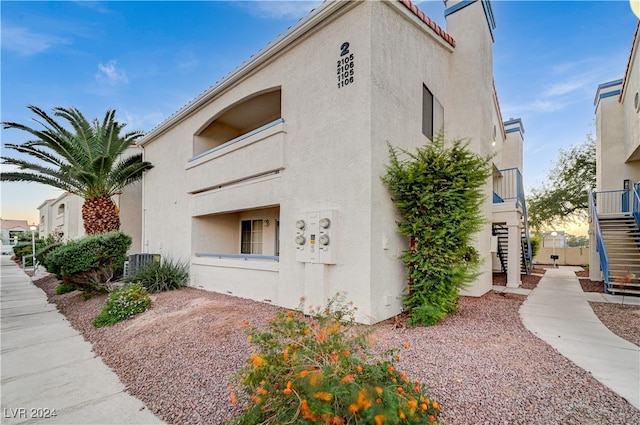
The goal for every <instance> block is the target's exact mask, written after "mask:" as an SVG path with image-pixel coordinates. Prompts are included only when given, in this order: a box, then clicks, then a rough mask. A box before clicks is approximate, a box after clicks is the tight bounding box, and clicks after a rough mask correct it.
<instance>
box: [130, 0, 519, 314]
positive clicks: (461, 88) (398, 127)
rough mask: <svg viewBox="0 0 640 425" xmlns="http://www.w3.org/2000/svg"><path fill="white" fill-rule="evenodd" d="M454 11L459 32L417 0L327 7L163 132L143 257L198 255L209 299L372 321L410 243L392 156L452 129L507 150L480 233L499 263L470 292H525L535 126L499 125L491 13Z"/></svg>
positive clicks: (491, 259)
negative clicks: (527, 172)
mask: <svg viewBox="0 0 640 425" xmlns="http://www.w3.org/2000/svg"><path fill="white" fill-rule="evenodd" d="M446 7H447V9H446V11H445V15H446V23H447V28H446V31H445V30H444V29H442V28H440V27H439V26H438V25H436V24H435V23H434V22H433V21H432V20H431V19H429V18H428V17H427V16H425V15H424V14H423V13H422V12H421V11H420V10H419V9H418V8H417V7H416V6H415V5H414V4H412V3H411V2H409V1H363V2H342V1H326V2H325V3H323V4H322V5H321V6H319V7H318V8H317V9H315V10H314V11H313V12H311V13H310V14H309V15H308V16H307V17H306V18H304V19H302V20H300V21H299V22H298V24H296V25H295V26H293V27H291V28H290V29H289V30H288V31H287V32H286V33H284V34H283V35H281V36H280V37H279V38H277V39H276V40H274V41H272V42H271V43H270V44H269V45H267V46H266V47H265V48H264V49H263V50H261V51H260V52H258V53H257V54H256V55H254V56H253V57H252V58H251V59H249V60H248V61H247V62H245V63H244V64H243V65H241V66H240V67H239V68H237V69H236V70H234V71H233V72H231V73H230V74H229V75H227V76H226V77H225V78H224V79H222V80H221V81H219V82H218V83H216V84H215V85H214V86H212V87H211V88H210V89H209V90H207V91H206V92H204V93H203V94H202V95H200V96H199V97H198V98H196V99H194V100H193V101H192V102H190V103H189V104H188V105H186V106H185V107H184V108H182V109H181V110H179V111H178V112H176V113H175V114H174V115H173V116H171V117H170V118H169V119H168V120H166V121H165V122H163V123H162V124H161V125H159V126H158V127H157V128H155V129H153V130H152V131H151V132H149V133H148V134H147V135H146V136H145V137H144V138H143V139H142V140H141V141H140V146H142V147H143V149H144V153H145V160H147V161H150V162H151V163H153V164H154V166H155V167H154V168H153V169H152V170H150V171H149V172H147V173H146V174H145V177H144V180H143V224H142V228H143V235H142V238H143V244H142V246H141V250H142V251H143V252H149V253H161V254H163V255H165V256H167V255H168V256H172V257H174V258H175V257H178V258H184V259H189V261H190V264H191V285H193V286H195V287H199V288H204V289H207V290H212V291H217V292H221V293H227V294H232V295H235V296H239V297H246V298H251V299H255V300H260V301H265V302H269V303H273V304H276V305H280V306H284V307H290V308H295V307H297V306H298V305H299V302H300V298H301V297H302V296H304V297H306V304H307V305H320V304H324V303H325V302H326V300H327V298H330V297H332V296H333V295H334V294H335V293H336V292H338V291H344V292H346V293H347V294H346V297H347V298H348V299H350V300H353V301H354V302H355V304H356V305H357V306H358V309H359V310H358V312H359V317H358V320H359V321H361V322H364V323H375V322H377V321H380V320H383V319H386V318H388V317H391V316H393V315H395V314H397V313H399V312H400V311H401V310H402V301H403V293H404V291H405V289H406V279H405V272H404V266H403V264H402V262H401V261H400V260H399V258H398V257H399V255H400V254H401V253H402V251H403V250H405V249H407V248H408V241H407V240H406V239H405V238H403V237H401V236H399V235H398V233H397V226H396V211H395V209H394V206H393V204H392V201H391V199H390V194H389V192H388V190H387V188H386V187H385V186H384V184H383V183H382V182H381V176H382V175H384V174H385V170H386V169H385V167H386V164H387V163H388V160H389V151H388V144H391V145H393V146H395V147H398V148H402V149H407V150H414V149H415V148H416V147H418V146H420V145H423V144H425V143H430V141H431V140H433V137H434V135H435V134H436V133H437V132H438V131H439V130H440V129H442V128H444V129H445V131H446V137H447V139H456V138H468V139H469V141H470V148H471V149H472V150H474V151H475V152H478V153H480V154H482V155H495V156H494V166H495V167H494V168H495V176H494V178H493V180H491V179H490V181H487V185H486V187H485V192H486V194H487V202H486V203H485V205H484V208H483V212H484V215H485V216H486V217H487V221H488V222H489V223H492V222H493V223H494V224H495V226H492V225H491V224H488V225H487V226H486V227H485V229H484V230H483V231H482V232H480V233H479V234H478V235H477V238H476V244H477V248H478V249H479V251H480V252H481V253H483V254H484V255H485V260H486V261H485V262H484V265H483V268H482V271H483V274H482V275H481V276H480V277H479V278H478V279H477V281H476V282H474V283H473V285H472V286H470V287H469V288H468V289H467V291H466V292H465V294H467V295H472V296H479V295H482V294H484V293H486V292H487V291H489V290H490V289H491V287H492V270H493V269H494V268H498V269H500V268H505V269H506V268H509V270H508V275H509V284H510V286H518V284H519V282H520V278H519V276H520V262H521V261H520V260H521V258H522V246H523V244H522V240H523V239H522V234H523V232H524V226H525V221H524V220H523V209H524V203H523V201H524V197H523V196H522V195H523V194H522V178H521V171H522V143H523V135H524V127H523V125H522V122H521V121H520V120H519V119H510V120H509V121H507V122H503V119H502V116H501V112H500V107H499V104H498V98H497V95H496V91H495V86H494V84H493V63H492V49H493V37H494V34H493V31H494V28H495V23H494V17H493V13H492V9H491V4H490V3H489V2H488V1H463V2H458V1H448V2H446ZM494 200H495V202H496V204H495V206H494ZM496 226H499V227H500V229H502V231H503V232H499V231H497V230H495V229H496ZM507 246H508V247H509V249H510V252H509V256H508V259H507V256H506V255H501V256H498V255H497V252H498V251H499V250H500V247H503V250H504V249H507V248H506V247H507Z"/></svg>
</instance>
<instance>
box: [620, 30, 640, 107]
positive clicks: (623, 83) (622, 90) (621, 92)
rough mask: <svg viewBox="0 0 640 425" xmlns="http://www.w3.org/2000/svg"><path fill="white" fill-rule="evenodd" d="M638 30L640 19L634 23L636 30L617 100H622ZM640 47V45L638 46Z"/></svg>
mask: <svg viewBox="0 0 640 425" xmlns="http://www.w3.org/2000/svg"><path fill="white" fill-rule="evenodd" d="M639 32H640V19H639V20H638V23H637V25H636V32H635V34H633V41H632V42H631V51H630V52H629V60H628V61H627V69H626V70H625V71H624V80H622V88H621V89H620V97H618V102H622V94H623V93H624V86H625V85H626V84H625V83H626V82H627V77H628V75H629V69H630V68H631V57H632V56H633V49H634V48H635V47H636V43H640V41H638V33H639ZM639 48H640V47H639Z"/></svg>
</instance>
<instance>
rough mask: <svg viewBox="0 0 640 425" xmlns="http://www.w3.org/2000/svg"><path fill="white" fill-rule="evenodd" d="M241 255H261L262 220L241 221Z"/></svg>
mask: <svg viewBox="0 0 640 425" xmlns="http://www.w3.org/2000/svg"><path fill="white" fill-rule="evenodd" d="M241 225H242V235H241V240H240V253H241V254H262V220H242V221H241Z"/></svg>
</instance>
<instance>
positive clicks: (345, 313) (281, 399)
mask: <svg viewBox="0 0 640 425" xmlns="http://www.w3.org/2000/svg"><path fill="white" fill-rule="evenodd" d="M339 299H340V297H339V296H336V297H334V298H332V299H330V300H329V301H328V304H327V306H326V307H325V308H320V307H317V308H315V309H310V311H309V315H305V314H303V311H304V308H303V305H301V307H300V309H299V310H298V311H288V312H280V313H278V315H277V316H276V317H275V318H274V319H273V320H272V321H271V322H269V326H268V327H267V328H266V329H258V328H255V327H252V326H249V325H247V326H246V330H247V333H248V339H249V341H250V342H252V343H253V344H255V346H256V350H255V352H254V353H253V354H252V355H251V357H250V358H249V359H248V360H247V365H246V366H245V367H244V368H242V369H241V370H240V371H239V372H238V374H236V375H235V376H234V377H232V379H231V385H230V387H229V388H230V401H231V402H232V403H239V402H240V401H239V400H242V401H243V402H246V403H247V405H246V408H245V410H244V411H243V413H242V414H241V415H240V416H239V417H236V418H234V419H233V420H232V423H234V424H243V425H254V424H265V425H266V424H273V425H275V424H282V425H284V424H328V425H345V424H372V425H383V424H431V423H434V424H437V423H440V422H439V419H438V417H439V414H440V406H439V405H438V403H437V402H436V401H434V400H432V399H431V398H430V397H429V396H428V395H427V394H426V393H425V391H424V387H423V386H422V384H420V383H419V382H412V381H410V380H409V379H408V377H407V375H406V374H405V373H404V372H401V371H398V370H397V369H396V367H395V364H396V363H395V362H396V361H397V359H398V358H399V355H398V354H397V351H398V350H397V349H394V350H390V351H387V352H385V353H384V354H382V355H379V354H374V353H373V351H372V342H371V341H372V340H371V338H369V336H370V332H368V331H366V330H365V329H364V327H362V326H357V325H356V324H355V323H354V309H353V308H351V307H347V306H344V305H343V304H341V303H339V302H338V300H339ZM404 345H405V348H408V344H406V343H405V344H404ZM386 356H388V357H389V360H382V358H383V357H386Z"/></svg>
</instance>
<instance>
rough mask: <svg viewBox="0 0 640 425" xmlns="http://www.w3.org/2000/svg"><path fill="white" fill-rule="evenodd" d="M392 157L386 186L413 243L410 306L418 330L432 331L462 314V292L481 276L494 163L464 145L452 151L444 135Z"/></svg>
mask: <svg viewBox="0 0 640 425" xmlns="http://www.w3.org/2000/svg"><path fill="white" fill-rule="evenodd" d="M389 153H390V163H389V165H388V166H387V173H386V175H385V176H383V177H382V181H383V182H384V183H385V184H386V185H387V186H388V187H389V190H390V192H391V194H392V199H393V201H394V203H395V205H396V207H397V208H398V209H399V211H400V214H401V217H402V218H401V220H400V221H399V222H398V229H399V232H400V234H402V235H405V236H408V237H410V238H411V247H410V248H409V250H407V251H405V252H404V253H403V254H402V256H401V257H400V258H401V259H402V261H403V262H404V264H405V265H406V266H407V274H408V278H409V282H408V290H407V292H406V294H405V298H404V305H405V309H406V310H407V311H408V313H409V323H410V324H411V325H412V326H415V325H425V326H429V325H432V324H435V323H437V322H439V321H440V320H442V319H443V318H444V317H445V316H446V315H448V314H453V313H455V312H456V310H457V306H458V300H459V295H458V290H459V289H461V288H464V287H465V286H466V285H467V284H469V283H470V282H472V281H473V280H474V279H475V278H476V277H477V276H478V271H477V270H478V266H479V265H480V262H481V257H480V254H479V253H478V252H477V250H476V249H475V248H474V247H473V245H472V242H473V236H474V234H476V233H477V232H479V231H480V230H481V228H482V225H483V224H484V222H485V220H484V217H483V214H482V210H481V206H482V204H483V203H484V202H485V194H484V192H483V190H482V187H483V186H484V185H485V184H486V182H487V179H488V178H489V177H490V176H491V172H490V170H491V168H490V163H491V161H490V157H483V156H480V155H478V154H476V153H474V152H472V151H470V150H469V149H468V143H465V142H464V141H462V140H456V141H453V142H452V143H450V144H449V146H446V145H445V140H444V136H443V135H442V134H441V135H438V136H437V137H435V139H434V141H433V143H429V144H427V145H425V146H422V147H419V148H418V149H417V151H416V152H415V153H410V152H407V151H405V150H398V149H395V148H393V147H392V146H391V145H389ZM400 154H403V156H406V158H404V159H401V158H400V156H399V155H400Z"/></svg>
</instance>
